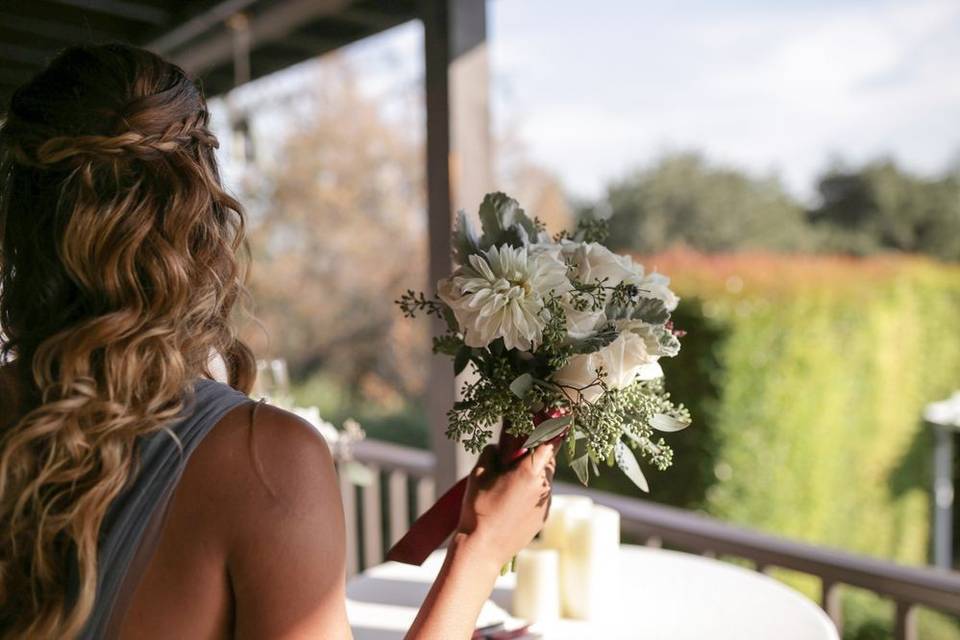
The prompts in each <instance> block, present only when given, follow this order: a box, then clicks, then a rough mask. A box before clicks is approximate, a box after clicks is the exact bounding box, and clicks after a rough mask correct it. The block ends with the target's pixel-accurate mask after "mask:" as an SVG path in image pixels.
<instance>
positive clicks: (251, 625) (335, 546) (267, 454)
mask: <svg viewBox="0 0 960 640" xmlns="http://www.w3.org/2000/svg"><path fill="white" fill-rule="evenodd" d="M194 455H195V456H199V457H198V458H196V459H191V461H190V465H188V466H189V467H193V471H194V473H195V474H196V475H195V476H194V477H193V478H192V479H191V483H192V485H193V487H194V490H195V491H198V492H201V493H202V494H203V498H202V499H201V500H199V501H198V502H199V503H202V502H204V501H209V502H207V505H206V508H205V509H204V514H205V515H206V516H207V517H209V516H210V515H211V514H214V517H215V518H216V522H215V523H214V526H215V527H216V533H217V536H216V537H217V539H218V540H219V541H220V542H221V543H222V544H223V545H224V547H223V549H224V552H225V556H224V568H225V569H226V574H227V575H228V576H229V582H230V592H231V593H232V595H233V600H234V611H235V614H234V615H235V619H234V623H235V627H234V628H235V632H236V633H235V637H238V638H246V637H251V638H263V637H287V636H286V635H284V633H281V630H287V631H289V630H290V629H291V628H293V627H296V628H297V629H300V630H303V632H304V634H303V637H318V636H322V637H329V638H341V637H343V638H346V637H349V627H348V625H347V622H346V609H345V604H344V603H345V597H346V596H345V594H344V579H345V578H344V575H345V566H346V564H345V559H346V555H345V547H346V540H345V532H344V525H343V508H342V505H341V502H340V490H339V485H338V483H337V479H336V471H335V469H334V465H333V459H332V457H331V455H330V450H329V448H328V447H327V445H326V442H325V441H324V439H323V437H322V436H321V435H320V434H319V433H318V432H317V431H316V430H315V429H314V428H313V427H312V426H311V425H310V424H309V423H307V422H304V421H303V420H301V419H300V418H298V417H296V416H294V415H292V414H290V413H288V412H286V411H283V410H281V409H277V408H275V407H271V406H267V405H252V404H247V405H245V406H242V407H238V408H237V409H235V410H234V411H232V412H230V413H229V414H228V415H227V416H225V417H224V419H223V420H222V421H221V424H219V425H217V427H216V428H215V429H214V430H213V432H212V433H211V434H210V435H208V436H207V439H206V440H205V441H204V442H203V443H202V444H201V445H200V447H198V449H197V452H196V453H195V454H194ZM189 472H190V470H189V469H188V473H189ZM185 480H186V477H185ZM307 630H310V631H309V633H308V632H307ZM294 635H295V637H301V636H300V635H296V634H294ZM291 637H294V636H291Z"/></svg>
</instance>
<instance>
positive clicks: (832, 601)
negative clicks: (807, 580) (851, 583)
mask: <svg viewBox="0 0 960 640" xmlns="http://www.w3.org/2000/svg"><path fill="white" fill-rule="evenodd" d="M820 584H821V587H820V606H822V607H823V610H824V611H826V612H827V615H828V616H830V619H831V620H833V624H834V626H835V627H836V628H837V633H839V634H840V635H841V636H842V635H843V600H842V599H841V597H840V584H839V583H837V582H833V581H830V580H821V581H820Z"/></svg>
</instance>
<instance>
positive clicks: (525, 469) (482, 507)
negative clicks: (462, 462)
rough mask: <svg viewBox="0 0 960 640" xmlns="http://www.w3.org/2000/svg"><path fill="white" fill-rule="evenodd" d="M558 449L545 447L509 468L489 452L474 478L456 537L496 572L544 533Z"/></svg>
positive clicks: (493, 448)
mask: <svg viewBox="0 0 960 640" xmlns="http://www.w3.org/2000/svg"><path fill="white" fill-rule="evenodd" d="M555 455H556V449H555V446H554V444H553V443H545V444H542V445H540V446H538V447H537V448H536V449H534V450H533V451H532V452H531V453H530V454H529V455H526V456H524V457H523V458H521V459H520V460H517V461H516V462H514V463H513V464H511V465H510V466H509V467H507V468H501V466H500V462H499V459H498V456H497V450H496V448H495V447H493V446H488V447H487V448H486V449H484V450H483V453H482V454H480V459H479V461H478V462H477V465H476V466H475V467H474V468H473V471H472V472H471V473H470V478H469V480H468V481H467V491H466V494H465V496H464V499H463V507H462V508H461V511H460V524H459V525H458V527H457V533H456V534H455V535H457V536H462V537H463V538H464V543H465V546H467V547H469V548H473V549H474V550H477V551H478V552H479V553H481V554H482V555H484V556H485V557H486V558H487V559H491V560H493V561H494V562H495V564H496V566H500V565H503V564H506V563H507V562H509V561H510V559H511V558H512V557H513V556H515V555H516V554H517V553H518V552H519V551H520V550H521V549H523V548H524V547H525V546H527V545H528V544H529V543H530V541H531V540H533V537H534V536H536V535H537V533H538V532H539V531H540V529H541V528H542V527H543V522H544V520H545V519H546V517H547V510H548V508H549V506H550V484H551V482H552V481H553V472H554V470H555V468H556V457H555Z"/></svg>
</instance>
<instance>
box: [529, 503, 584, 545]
mask: <svg viewBox="0 0 960 640" xmlns="http://www.w3.org/2000/svg"><path fill="white" fill-rule="evenodd" d="M592 508H593V500H591V499H590V498H588V497H586V496H553V498H552V500H551V501H550V515H549V516H548V517H547V520H546V522H544V523H543V529H542V530H541V531H540V543H541V545H542V546H544V547H548V548H550V549H556V550H557V551H560V552H562V551H563V548H564V546H565V545H566V540H567V530H568V528H569V525H568V523H569V521H570V519H571V518H573V517H574V516H576V515H577V514H581V515H583V514H589V513H590V510H591V509H592Z"/></svg>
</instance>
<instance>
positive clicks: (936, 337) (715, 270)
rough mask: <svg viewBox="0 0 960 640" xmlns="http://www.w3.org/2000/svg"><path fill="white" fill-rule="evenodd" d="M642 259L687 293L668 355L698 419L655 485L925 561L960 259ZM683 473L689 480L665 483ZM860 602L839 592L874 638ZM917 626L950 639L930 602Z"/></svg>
mask: <svg viewBox="0 0 960 640" xmlns="http://www.w3.org/2000/svg"><path fill="white" fill-rule="evenodd" d="M644 262H645V263H646V264H647V265H649V266H650V267H654V266H655V267H658V268H659V269H660V270H661V271H663V272H664V273H667V274H669V275H670V276H671V277H672V278H673V284H674V288H675V290H676V291H677V292H678V293H679V294H680V295H681V296H684V297H686V300H685V301H684V303H682V307H681V308H680V309H679V310H678V314H677V324H678V326H680V327H681V328H684V329H687V330H688V331H690V336H689V337H688V338H687V339H686V340H685V342H684V351H683V352H682V353H681V355H680V357H678V358H676V359H675V360H673V361H670V362H665V363H664V369H665V370H666V373H667V380H668V386H669V388H670V390H671V392H672V393H673V395H674V397H675V398H676V399H679V400H682V401H689V402H690V404H692V405H694V406H693V407H692V408H693V410H694V417H695V421H696V422H695V426H694V427H692V428H691V429H689V430H688V432H687V433H686V434H685V438H684V440H683V441H682V442H679V443H678V447H677V448H678V451H677V458H678V462H679V464H678V469H677V470H675V471H680V472H681V473H671V472H668V473H665V474H660V475H653V477H652V478H651V484H652V485H653V498H654V499H658V500H663V501H665V502H671V503H674V504H680V505H682V506H688V507H694V508H701V509H703V510H705V511H706V512H708V513H710V514H711V515H714V516H716V517H718V518H721V519H723V520H727V521H730V522H734V523H739V524H743V525H746V526H750V527H753V528H757V529H761V530H764V531H768V532H771V533H775V534H777V535H782V536H787V537H790V538H794V539H797V540H803V541H807V542H811V543H815V544H822V545H828V546H831V547H837V548H841V549H846V550H849V551H853V552H856V553H862V554H868V555H872V556H878V557H882V558H887V559H890V560H895V561H897V562H900V563H905V564H925V563H926V562H927V560H928V547H929V536H930V515H931V513H930V493H929V485H930V480H929V477H930V476H929V466H930V460H931V455H932V453H931V450H932V443H931V438H930V437H929V433H928V431H927V428H926V427H924V425H923V424H922V422H921V419H920V416H921V413H922V410H923V406H924V404H925V403H927V402H929V401H931V400H937V399H941V398H943V397H945V396H947V395H949V393H951V392H952V391H953V390H955V389H958V388H960V331H958V318H960V268H957V267H955V266H946V265H941V264H937V263H933V262H930V261H926V260H921V259H917V258H874V259H869V260H853V259H840V258H810V257H773V256H766V255H738V256H725V257H716V256H713V257H706V256H701V255H698V254H691V253H684V252H676V253H670V254H665V255H660V256H655V257H652V258H647V259H645V260H644ZM703 336H706V339H704V338H703ZM698 442H703V443H706V449H707V451H706V452H704V447H703V445H701V444H697V443H698ZM688 457H689V458H690V461H689V462H684V460H685V459H687V458H688ZM681 465H686V466H685V468H684V467H682V466H681ZM705 467H707V468H705ZM684 479H687V480H690V481H692V482H690V484H691V485H694V484H695V485H697V486H687V487H685V488H684V489H683V490H682V491H680V490H678V489H676V488H674V487H673V485H674V484H676V483H682V482H683V481H684ZM795 584H797V585H798V586H800V587H801V588H805V590H809V583H804V582H802V581H801V582H795ZM811 595H815V594H811ZM867 600H868V599H864V598H863V597H860V596H851V598H850V599H849V607H850V614H851V617H853V618H855V619H859V620H858V622H855V623H854V624H853V625H851V626H852V627H853V628H852V629H851V630H850V634H848V637H855V636H857V635H858V634H859V636H860V637H864V638H865V637H871V636H870V635H869V630H870V629H874V628H875V627H876V625H877V623H878V621H877V620H875V619H874V617H873V616H871V615H870V612H871V611H876V607H873V606H871V605H870V603H869V602H867ZM865 602H866V604H864V603H865ZM864 610H866V611H867V613H864ZM881 613H882V612H881ZM878 615H879V613H878ZM851 622H853V621H851ZM931 625H933V626H931ZM923 626H924V628H925V629H926V630H927V631H928V633H927V635H924V636H922V637H937V638H939V637H960V633H958V634H956V635H953V634H952V633H951V631H949V628H950V627H952V625H949V624H947V625H943V624H936V622H935V621H931V620H930V618H929V616H926V617H924V624H923ZM955 630H956V628H955V627H954V631H955ZM945 634H946V635H945Z"/></svg>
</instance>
